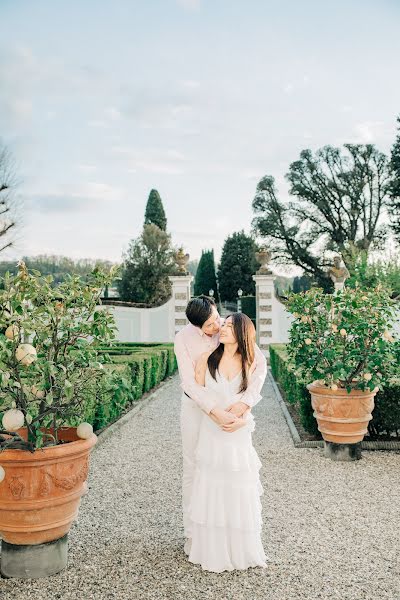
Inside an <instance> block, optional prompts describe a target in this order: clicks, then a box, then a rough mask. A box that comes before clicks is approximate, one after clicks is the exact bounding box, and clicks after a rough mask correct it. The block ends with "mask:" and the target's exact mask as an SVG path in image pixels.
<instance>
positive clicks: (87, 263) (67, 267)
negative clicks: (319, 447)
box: [0, 254, 115, 285]
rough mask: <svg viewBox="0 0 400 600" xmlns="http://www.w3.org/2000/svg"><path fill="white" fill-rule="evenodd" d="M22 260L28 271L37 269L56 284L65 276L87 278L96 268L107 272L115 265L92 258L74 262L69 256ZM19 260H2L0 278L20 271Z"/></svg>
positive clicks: (47, 256) (35, 257) (45, 256)
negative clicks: (8, 273) (51, 277)
mask: <svg viewBox="0 0 400 600" xmlns="http://www.w3.org/2000/svg"><path fill="white" fill-rule="evenodd" d="M22 260H23V261H24V262H25V264H26V266H27V267H28V269H36V270H37V271H40V273H41V274H42V275H52V276H53V277H54V284H55V285H56V284H57V283H60V282H61V281H64V279H65V276H66V275H67V274H68V273H69V274H71V275H73V274H74V275H81V276H83V277H84V276H85V275H87V274H88V273H90V272H91V271H92V270H93V269H94V267H96V266H99V267H103V268H104V269H105V270H108V269H110V267H111V266H112V265H113V264H115V263H113V262H111V261H108V260H96V259H92V258H81V259H78V260H73V259H72V258H68V257H67V256H58V255H47V254H40V255H38V256H24V257H23V258H22ZM17 262H18V261H17V260H13V261H11V260H8V261H6V260H2V261H0V276H2V277H4V274H5V273H6V272H7V271H9V272H10V273H16V272H17V271H18V266H17Z"/></svg>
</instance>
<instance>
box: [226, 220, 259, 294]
mask: <svg viewBox="0 0 400 600" xmlns="http://www.w3.org/2000/svg"><path fill="white" fill-rule="evenodd" d="M256 250H257V245H256V242H255V241H254V239H253V238H252V237H251V236H248V235H246V234H245V233H244V231H239V232H236V233H233V234H232V235H230V236H228V237H227V238H226V240H225V242H224V245H223V248H222V254H221V262H220V265H219V269H218V282H219V293H220V295H221V300H235V299H236V298H237V292H238V290H239V289H242V290H243V294H244V295H253V294H254V293H255V282H254V280H253V275H254V274H255V272H256V271H257V269H258V268H259V264H258V263H257V261H256V257H255V252H256Z"/></svg>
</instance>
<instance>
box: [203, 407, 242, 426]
mask: <svg viewBox="0 0 400 600" xmlns="http://www.w3.org/2000/svg"><path fill="white" fill-rule="evenodd" d="M208 416H209V417H211V419H212V420H213V421H214V422H215V423H217V425H220V426H222V425H229V424H231V423H234V422H235V421H236V420H237V417H236V416H235V415H234V414H232V413H230V412H227V411H226V410H223V409H222V408H214V409H213V410H212V411H211V412H210V413H209V415H208Z"/></svg>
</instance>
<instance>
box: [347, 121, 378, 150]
mask: <svg viewBox="0 0 400 600" xmlns="http://www.w3.org/2000/svg"><path fill="white" fill-rule="evenodd" d="M382 126H383V121H365V122H363V123H357V124H356V125H355V128H354V129H355V132H356V134H355V141H356V142H357V143H360V144H372V143H374V142H375V140H376V139H377V137H378V136H379V135H380V134H381V130H382Z"/></svg>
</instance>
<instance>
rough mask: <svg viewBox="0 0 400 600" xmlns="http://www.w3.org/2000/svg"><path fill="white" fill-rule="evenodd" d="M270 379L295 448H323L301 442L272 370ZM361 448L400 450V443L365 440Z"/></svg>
mask: <svg viewBox="0 0 400 600" xmlns="http://www.w3.org/2000/svg"><path fill="white" fill-rule="evenodd" d="M268 378H269V381H270V383H271V386H272V389H273V390H274V393H275V397H276V400H277V402H278V404H279V406H280V408H281V410H282V412H283V415H284V417H285V419H286V422H287V424H288V427H289V431H290V435H291V436H292V440H293V445H294V446H295V448H323V447H324V440H305V441H302V440H301V438H300V435H299V432H298V431H297V428H296V425H295V424H294V422H293V419H292V417H291V416H290V413H289V411H288V409H287V408H286V404H285V402H284V400H283V398H282V395H281V393H280V391H279V388H278V386H277V385H276V382H275V379H274V378H273V376H272V373H271V371H270V370H268ZM361 448H362V449H363V450H400V442H397V441H394V442H389V441H384V440H382V441H379V440H377V441H373V442H369V441H364V440H363V441H362V442H361Z"/></svg>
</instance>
